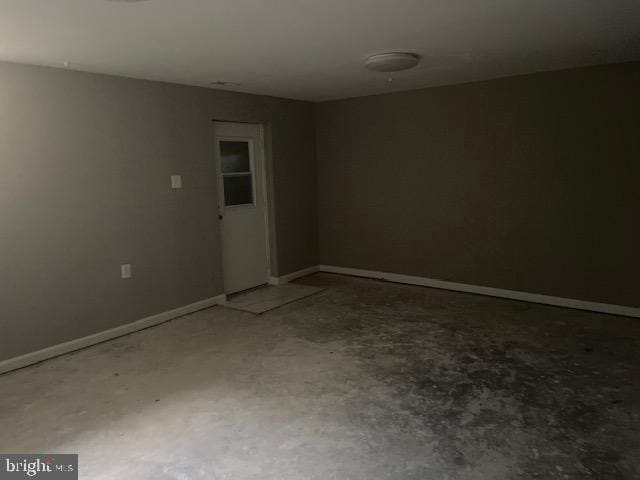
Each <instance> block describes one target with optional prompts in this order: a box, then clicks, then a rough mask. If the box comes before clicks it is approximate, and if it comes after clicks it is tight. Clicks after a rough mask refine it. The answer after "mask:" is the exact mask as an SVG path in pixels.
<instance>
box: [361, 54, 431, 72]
mask: <svg viewBox="0 0 640 480" xmlns="http://www.w3.org/2000/svg"><path fill="white" fill-rule="evenodd" d="M418 63H420V56H419V55H416V54H415V53H409V52H389V53H376V54H375V55H371V56H370V57H367V58H366V60H365V61H364V66H365V67H367V68H368V69H369V70H374V71H376V72H399V71H400V70H408V69H410V68H413V67H415V66H416V65H418Z"/></svg>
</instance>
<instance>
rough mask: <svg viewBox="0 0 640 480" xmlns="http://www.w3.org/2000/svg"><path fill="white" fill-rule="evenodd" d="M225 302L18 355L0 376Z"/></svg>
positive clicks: (202, 302)
mask: <svg viewBox="0 0 640 480" xmlns="http://www.w3.org/2000/svg"><path fill="white" fill-rule="evenodd" d="M225 300H226V295H218V296H216V297H211V298H207V299H205V300H200V301H199V302H195V303H191V304H189V305H185V306H183V307H178V308H174V309H173V310H169V311H167V312H162V313H158V314H156V315H151V316H150V317H145V318H142V319H140V320H136V321H135V322H132V323H127V324H126V325H120V326H118V327H115V328H111V329H109V330H104V331H102V332H98V333H94V334H93V335H89V336H87V337H82V338H78V339H75V340H70V341H68V342H64V343H59V344H58V345H53V346H52V347H47V348H43V349H42V350H37V351H35V352H32V353H26V354H24V355H20V356H19V357H14V358H10V359H8V360H3V361H1V362H0V374H2V373H6V372H9V371H11V370H15V369H17V368H22V367H26V366H27V365H31V364H33V363H38V362H41V361H43V360H47V359H49V358H53V357H57V356H59V355H62V354H64V353H69V352H73V351H74V350H79V349H81V348H85V347H89V346H91V345H95V344H96V343H101V342H104V341H107V340H111V339H113V338H117V337H121V336H123V335H126V334H128V333H133V332H137V331H138V330H143V329H145V328H148V327H152V326H154V325H158V324H160V323H164V322H166V321H169V320H172V319H174V318H177V317H181V316H183V315H187V314H189V313H193V312H197V311H198V310H202V309H205V308H209V307H213V306H214V305H218V304H221V303H223V302H224V301H225Z"/></svg>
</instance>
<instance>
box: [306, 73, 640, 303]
mask: <svg viewBox="0 0 640 480" xmlns="http://www.w3.org/2000/svg"><path fill="white" fill-rule="evenodd" d="M639 85H640V64H637V63H636V64H621V65H611V66H603V67H595V68H585V69H575V70H567V71H560V72H552V73H541V74H534V75H526V76H520V77H511V78H504V79H499V80H492V81H487V82H480V83H472V84H466V85H458V86H449V87H441V88H430V89H424V90H418V91H411V92H403V93H394V94H388V95H380V96H372V97H364V98H357V99H349V100H342V101H334V102H326V103H322V104H319V105H317V117H316V124H317V145H318V150H317V151H318V192H319V234H320V260H321V263H323V264H328V265H338V266H344V267H354V268H362V269H369V270H379V271H385V272H393V273H402V274H408V275H417V276H424V277H429V278H436V279H442V280H450V281H455V282H462V283H470V284H476V285H483V286H491V287H497V288H504V289H510V290H521V291H526V292H534V293H541V294H548V295H553V296H560V297H568V298H576V299H581V300H591V301H596V302H603V303H612V304H620V305H628V306H636V307H637V306H640V281H638V272H639V271H640V248H639V245H640V221H639V220H638V218H639V217H640V213H639V212H640V121H639V118H640V117H639V116H640V88H639Z"/></svg>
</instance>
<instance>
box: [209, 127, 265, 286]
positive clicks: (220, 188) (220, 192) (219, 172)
mask: <svg viewBox="0 0 640 480" xmlns="http://www.w3.org/2000/svg"><path fill="white" fill-rule="evenodd" d="M213 122H214V125H215V124H232V125H237V124H246V123H249V124H251V125H256V126H257V127H258V143H259V144H260V145H257V146H256V145H255V142H252V147H253V148H258V149H259V150H260V154H261V155H260V158H262V175H260V176H261V177H262V178H257V176H256V182H261V183H262V192H263V199H262V201H263V202H264V226H265V232H264V233H265V243H266V254H267V271H266V272H265V279H264V283H265V284H268V283H269V282H270V279H271V272H272V267H271V265H272V262H271V248H270V242H269V234H270V233H271V222H270V218H269V206H270V205H269V190H268V185H269V183H268V182H267V164H268V163H270V162H267V152H266V148H265V135H264V124H262V123H254V122H233V121H227V120H224V121H220V120H214V121H213ZM214 134H215V127H214ZM225 138H231V137H225V136H224V135H222V136H220V137H218V136H217V135H215V137H214V142H215V145H214V148H216V149H217V152H218V153H217V154H216V156H215V157H214V158H215V159H216V161H215V164H216V165H215V167H216V185H217V190H218V191H217V194H218V195H217V196H218V207H217V213H218V235H219V237H220V240H222V238H221V237H222V224H221V223H222V220H221V215H222V216H224V212H225V208H227V207H225V206H224V184H223V181H222V168H221V164H220V153H219V152H220V140H224V139H225ZM233 138H236V139H237V138H241V137H233ZM251 162H252V165H251V166H252V169H253V172H254V174H255V168H254V165H253V162H255V155H252V158H251ZM252 187H253V198H254V199H255V198H256V191H257V189H256V186H255V184H253V185H252ZM228 208H235V207H233V206H232V207H228ZM220 248H221V249H222V241H220ZM220 253H221V255H224V252H223V251H221V252H220ZM223 263H224V262H221V263H220V266H221V268H223V269H224V266H223ZM222 278H223V288H225V290H226V287H224V271H223V272H222ZM225 293H227V292H226V291H225Z"/></svg>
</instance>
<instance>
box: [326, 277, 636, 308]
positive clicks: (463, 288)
mask: <svg viewBox="0 0 640 480" xmlns="http://www.w3.org/2000/svg"><path fill="white" fill-rule="evenodd" d="M319 271H321V272H327V273H339V274H343V275H353V276H356V277H366V278H374V279H380V280H386V281H389V282H395V283H406V284H409V285H419V286H422V287H433V288H441V289H444V290H455V291H457V292H467V293H475V294H479V295H488V296H491V297H500V298H509V299H512V300H522V301H525V302H532V303H542V304H544V305H553V306H556V307H566V308H576V309H579V310H589V311H592V312H599V313H610V314H613V315H623V316H626V317H639V318H640V308H635V307H627V306H624V305H612V304H609V303H596V302H588V301H585V300H575V299H573V298H562V297H552V296H549V295H540V294H538V293H527V292H518V291H515V290H503V289H501V288H493V287H482V286H479V285H469V284H465V283H456V282H448V281H445V280H435V279H432V278H425V277H415V276H411V275H402V274H399V273H386V272H376V271H373V270H361V269H358V268H347V267H336V266H332V265H320V266H319Z"/></svg>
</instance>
